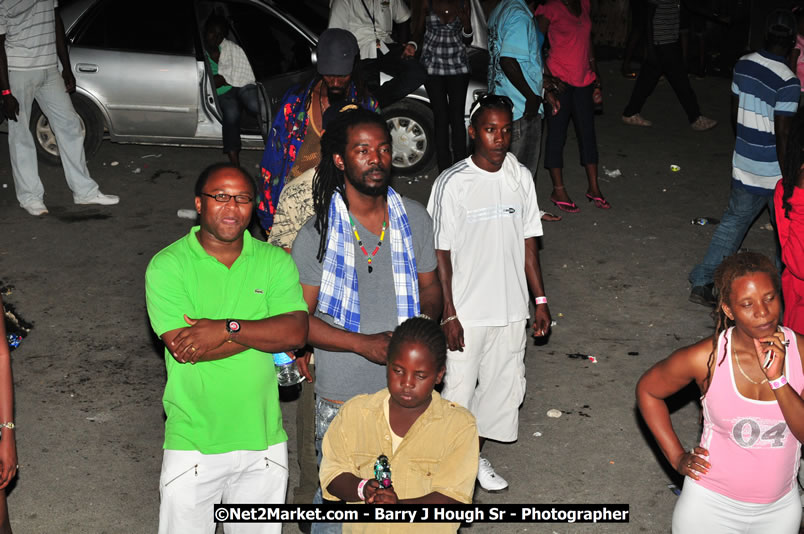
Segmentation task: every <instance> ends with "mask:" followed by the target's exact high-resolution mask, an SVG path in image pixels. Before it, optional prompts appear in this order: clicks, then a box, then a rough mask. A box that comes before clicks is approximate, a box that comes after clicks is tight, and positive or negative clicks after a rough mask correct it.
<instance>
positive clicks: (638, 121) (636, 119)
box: [623, 113, 653, 126]
mask: <svg viewBox="0 0 804 534" xmlns="http://www.w3.org/2000/svg"><path fill="white" fill-rule="evenodd" d="M623 122H624V123H625V124H629V125H631V126H653V123H652V122H651V121H649V120H648V119H646V118H645V117H643V116H642V115H640V114H639V113H634V114H633V115H631V116H630V117H626V116H625V115H623Z"/></svg>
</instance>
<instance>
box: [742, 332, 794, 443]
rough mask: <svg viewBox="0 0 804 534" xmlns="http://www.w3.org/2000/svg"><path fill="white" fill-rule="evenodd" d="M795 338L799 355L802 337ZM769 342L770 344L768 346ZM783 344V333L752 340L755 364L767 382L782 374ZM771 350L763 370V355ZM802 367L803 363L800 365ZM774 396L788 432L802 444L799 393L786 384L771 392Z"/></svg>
mask: <svg viewBox="0 0 804 534" xmlns="http://www.w3.org/2000/svg"><path fill="white" fill-rule="evenodd" d="M795 336H796V345H797V346H798V349H799V354H801V349H802V348H804V346H802V345H804V343H802V337H801V336H799V335H798V334H796V335H795ZM769 342H771V344H769ZM783 342H784V333H782V332H776V333H775V334H774V335H773V336H771V337H767V338H761V339H759V340H756V339H755V340H754V348H755V349H756V353H755V355H756V357H757V363H759V366H760V368H761V369H762V372H763V373H765V376H766V377H767V378H768V381H773V380H776V379H778V378H779V377H781V376H782V375H783V374H784V364H785V358H786V356H787V354H786V352H787V351H786V350H785V346H784V345H783ZM769 348H770V349H771V350H773V352H774V355H775V357H774V359H773V360H772V361H771V364H770V366H769V367H768V368H767V369H765V368H764V367H763V365H762V363H763V362H764V360H765V353H766V352H767V351H768V349H769ZM802 365H804V363H803V364H802ZM772 391H773V394H774V395H775V396H776V401H777V402H778V403H779V409H780V410H782V415H783V416H784V420H785V422H786V423H787V426H788V427H789V428H790V432H792V433H793V435H794V436H795V437H796V439H797V440H798V441H799V442H800V443H801V442H804V399H802V398H801V395H800V392H798V391H796V390H795V389H793V387H792V386H791V385H790V384H786V385H784V386H782V387H780V388H778V389H774V390H772Z"/></svg>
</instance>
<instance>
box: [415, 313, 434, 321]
mask: <svg viewBox="0 0 804 534" xmlns="http://www.w3.org/2000/svg"><path fill="white" fill-rule="evenodd" d="M416 317H419V318H420V319H427V320H428V321H432V320H433V318H432V317H430V316H429V315H427V314H426V313H420V314H419V315H417V316H416Z"/></svg>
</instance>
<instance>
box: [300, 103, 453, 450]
mask: <svg viewBox="0 0 804 534" xmlns="http://www.w3.org/2000/svg"><path fill="white" fill-rule="evenodd" d="M390 169H391V137H390V134H389V133H388V127H387V125H386V124H385V121H384V120H383V119H382V117H380V116H379V115H377V114H376V113H372V112H370V111H367V110H365V109H360V108H357V106H354V108H353V109H350V110H345V111H343V112H341V113H340V114H339V115H338V117H337V118H335V119H334V120H332V121H330V122H329V124H328V126H327V131H326V132H325V133H324V135H323V137H322V138H321V163H320V165H319V167H318V171H317V172H316V177H315V180H314V182H313V199H314V209H315V217H314V218H312V219H310V220H309V221H308V222H307V224H305V225H304V227H302V229H301V231H300V232H299V235H298V236H297V237H296V240H295V241H294V243H293V249H292V254H293V259H294V260H295V261H296V265H297V267H298V268H299V273H300V278H299V280H300V282H301V284H302V289H303V292H304V299H305V301H306V302H307V305H308V307H309V311H310V314H311V315H310V333H309V337H308V343H309V344H310V345H312V346H313V347H315V349H316V352H315V358H316V388H315V392H316V395H317V400H316V445H317V447H318V450H319V451H320V450H321V449H320V444H321V440H323V437H324V433H325V432H326V430H327V428H328V427H329V423H330V422H331V421H332V419H333V417H335V415H336V414H337V412H338V410H339V409H340V407H341V405H342V404H343V403H344V402H345V401H347V400H349V399H351V398H352V397H354V396H355V395H359V394H366V393H368V394H370V393H376V392H377V391H379V390H381V389H382V388H384V387H385V368H384V365H385V364H386V358H387V352H388V342H389V340H390V338H391V331H393V330H394V328H396V326H397V325H399V324H401V323H402V322H403V321H405V320H406V319H408V318H410V317H414V316H417V315H424V316H428V317H437V316H438V315H439V314H440V312H441V288H440V285H439V282H438V275H437V273H436V267H437V263H436V255H435V249H434V247H433V228H432V221H431V220H430V217H429V215H427V211H426V210H425V209H424V207H423V206H422V205H421V204H419V203H417V202H415V201H412V200H409V199H402V198H401V197H400V196H399V194H397V193H396V192H395V191H394V190H393V189H392V188H390V187H389V185H388V184H389V181H390ZM393 303H395V304H396V305H394V304H393ZM299 365H300V367H302V369H303V368H304V365H305V362H304V361H303V359H300V364H299Z"/></svg>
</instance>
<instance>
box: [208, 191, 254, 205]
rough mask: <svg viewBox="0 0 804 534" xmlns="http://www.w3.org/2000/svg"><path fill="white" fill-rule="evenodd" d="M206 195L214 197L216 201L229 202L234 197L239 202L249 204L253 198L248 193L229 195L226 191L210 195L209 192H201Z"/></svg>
mask: <svg viewBox="0 0 804 534" xmlns="http://www.w3.org/2000/svg"><path fill="white" fill-rule="evenodd" d="M201 194H202V195H203V196H205V197H209V198H214V199H215V201H216V202H223V203H226V202H229V199H230V198H233V199H234V200H235V202H237V203H238V204H248V203H249V202H251V201H252V200H254V199H253V198H251V197H250V196H248V195H227V194H226V193H218V194H217V195H210V194H209V193H201Z"/></svg>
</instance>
